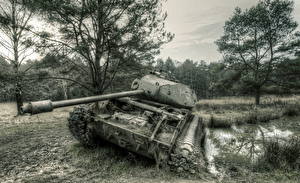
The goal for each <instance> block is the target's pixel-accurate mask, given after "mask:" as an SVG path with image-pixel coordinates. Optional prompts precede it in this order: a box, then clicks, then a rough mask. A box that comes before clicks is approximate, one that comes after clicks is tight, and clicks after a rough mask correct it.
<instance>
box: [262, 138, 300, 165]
mask: <svg viewBox="0 0 300 183" xmlns="http://www.w3.org/2000/svg"><path fill="white" fill-rule="evenodd" d="M258 167H272V168H275V169H282V170H291V169H293V170H300V137H292V138H291V139H290V140H289V141H288V143H286V142H282V141H280V140H274V141H270V142H266V143H265V145H264V153H263V155H262V157H261V159H260V160H259V161H258Z"/></svg>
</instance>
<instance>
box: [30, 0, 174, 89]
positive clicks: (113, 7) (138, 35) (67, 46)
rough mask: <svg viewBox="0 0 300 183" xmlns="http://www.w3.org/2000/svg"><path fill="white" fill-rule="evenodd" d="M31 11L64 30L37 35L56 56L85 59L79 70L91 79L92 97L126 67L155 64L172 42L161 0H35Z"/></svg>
mask: <svg viewBox="0 0 300 183" xmlns="http://www.w3.org/2000/svg"><path fill="white" fill-rule="evenodd" d="M31 7H34V8H38V9H39V10H40V12H41V14H42V15H44V17H46V18H47V20H48V21H49V22H50V23H52V24H53V25H55V26H56V27H59V28H58V30H57V33H56V35H55V36H51V35H50V34H49V33H48V32H42V33H38V34H39V35H40V36H41V37H43V38H44V39H45V40H48V41H50V42H49V43H50V44H51V45H50V46H52V48H54V49H55V51H58V52H60V53H61V52H62V51H63V54H65V55H68V56H69V57H71V58H73V57H79V58H80V59H81V62H76V63H74V65H75V66H77V67H79V68H80V69H81V70H82V71H83V72H84V73H85V75H88V76H89V81H86V82H85V83H82V85H86V88H88V89H89V90H90V91H91V92H92V93H93V94H102V93H103V92H104V91H105V90H106V89H108V88H109V87H110V85H111V83H112V81H113V80H114V78H115V76H116V73H117V72H118V71H119V70H120V67H122V66H123V65H124V64H126V63H128V62H137V61H138V62H140V63H141V62H147V61H151V60H152V59H153V58H154V55H156V54H158V53H159V49H160V47H161V45H162V44H163V43H166V42H169V41H170V40H171V39H172V38H173V35H172V34H171V33H168V32H166V31H165V30H164V23H163V22H164V20H165V18H166V14H165V13H163V12H162V9H161V3H160V1H159V0H154V1H153V0H143V1H138V0H34V1H33V4H32V5H31ZM61 54H62V53H61Z"/></svg>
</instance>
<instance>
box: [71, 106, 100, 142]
mask: <svg viewBox="0 0 300 183" xmlns="http://www.w3.org/2000/svg"><path fill="white" fill-rule="evenodd" d="M94 116H95V114H94V112H93V111H92V109H91V107H89V106H88V105H80V106H77V107H75V108H74V110H73V111H72V112H70V117H69V118H68V122H69V123H68V127H69V130H70V132H71V134H72V135H73V136H74V137H75V138H76V139H77V140H78V141H79V142H80V143H81V144H83V145H84V146H88V147H94V146H95V145H96V144H97V143H96V142H97V141H96V135H95V133H94V132H93V129H91V128H89V126H88V124H89V123H91V122H93V121H94Z"/></svg>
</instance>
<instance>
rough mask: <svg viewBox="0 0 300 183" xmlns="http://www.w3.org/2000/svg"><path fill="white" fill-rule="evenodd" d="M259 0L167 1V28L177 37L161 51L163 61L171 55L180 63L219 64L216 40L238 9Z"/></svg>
mask: <svg viewBox="0 0 300 183" xmlns="http://www.w3.org/2000/svg"><path fill="white" fill-rule="evenodd" d="M294 1H295V11H294V14H295V20H296V21H297V22H298V23H300V0H294ZM257 2H258V0H168V1H167V2H166V3H164V9H165V10H166V11H167V13H168V18H167V20H166V28H167V30H168V31H170V32H172V33H175V38H174V39H173V41H172V42H170V43H168V44H167V45H165V46H164V47H163V49H162V50H161V55H160V57H161V58H167V57H168V56H170V57H171V58H173V59H176V60H178V61H184V60H185V59H187V58H190V59H193V60H205V61H208V62H211V61H216V60H218V59H220V58H221V55H220V53H218V51H217V46H216V45H215V43H214V42H215V40H217V39H218V38H220V36H221V35H222V34H223V26H224V24H225V21H226V20H227V19H228V18H229V17H230V16H231V15H232V14H233V10H234V8H235V7H237V6H238V7H241V8H242V9H245V8H249V7H251V6H253V5H255V4H256V3H257Z"/></svg>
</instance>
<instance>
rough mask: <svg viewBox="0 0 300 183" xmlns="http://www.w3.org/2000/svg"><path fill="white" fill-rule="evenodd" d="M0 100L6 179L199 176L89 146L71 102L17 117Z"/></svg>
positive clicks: (0, 165)
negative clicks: (73, 121) (72, 123)
mask: <svg viewBox="0 0 300 183" xmlns="http://www.w3.org/2000/svg"><path fill="white" fill-rule="evenodd" d="M14 109H15V106H14V104H12V103H2V104H1V105H0V111H1V113H0V124H1V125H0V170H1V171H0V182H30V183H32V182H72V183H73V182H178V183H179V182H198V180H199V179H196V178H195V177H190V178H189V177H185V178H182V177H179V176H177V175H176V174H173V173H170V172H168V171H165V170H157V169H156V167H155V162H154V161H152V160H149V159H146V158H143V157H141V156H138V155H135V154H132V153H128V152H127V151H125V150H124V149H121V148H118V147H116V146H112V145H110V144H106V145H104V146H103V147H98V148H96V149H86V148H84V147H82V146H81V145H80V144H79V143H78V142H77V141H76V140H75V139H73V138H72V137H71V135H70V133H69V131H68V129H67V126H66V124H67V117H68V112H69V111H71V110H72V108H71V107H69V108H63V109H58V110H55V111H54V112H53V113H46V114H39V115H34V116H22V117H14V115H15V112H16V111H14Z"/></svg>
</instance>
